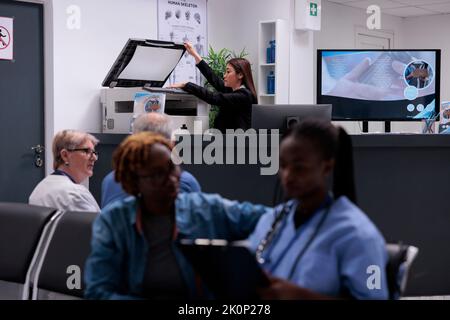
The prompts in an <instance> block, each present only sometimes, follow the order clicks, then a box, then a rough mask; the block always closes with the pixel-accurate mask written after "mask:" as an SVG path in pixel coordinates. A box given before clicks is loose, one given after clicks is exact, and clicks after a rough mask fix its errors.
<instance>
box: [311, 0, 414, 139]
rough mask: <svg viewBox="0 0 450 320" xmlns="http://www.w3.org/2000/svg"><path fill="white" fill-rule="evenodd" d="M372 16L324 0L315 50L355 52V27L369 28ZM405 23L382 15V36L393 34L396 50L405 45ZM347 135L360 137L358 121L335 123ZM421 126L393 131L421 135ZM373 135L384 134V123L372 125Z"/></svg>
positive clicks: (400, 125)
mask: <svg viewBox="0 0 450 320" xmlns="http://www.w3.org/2000/svg"><path fill="white" fill-rule="evenodd" d="M368 17H369V15H368V14H367V13H366V10H363V9H358V8H352V7H348V6H344V5H340V4H336V3H333V2H328V1H326V0H322V26H321V31H320V32H315V36H314V47H315V48H316V49H352V48H355V32H356V27H362V28H367V27H366V21H367V18H368ZM403 20H404V19H402V18H399V17H394V16H390V15H385V14H382V16H381V28H382V30H380V31H383V32H387V33H393V34H394V43H393V48H401V47H402V45H403V38H404V36H403ZM316 67H317V63H316V56H314V96H315V92H316V81H317V80H316V70H317V68H316ZM336 123H337V124H339V125H341V126H343V127H344V128H345V129H346V130H347V131H348V132H350V133H352V134H358V133H360V132H361V130H362V123H361V122H356V121H345V122H336ZM419 130H420V124H417V123H414V124H408V123H399V122H393V123H392V131H419ZM369 131H370V132H375V131H378V132H384V124H383V123H382V122H375V121H372V122H370V124H369Z"/></svg>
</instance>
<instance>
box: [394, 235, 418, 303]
mask: <svg viewBox="0 0 450 320" xmlns="http://www.w3.org/2000/svg"><path fill="white" fill-rule="evenodd" d="M386 250H387V252H388V257H389V260H388V264H387V265H386V276H387V283H388V287H389V298H390V299H398V298H400V297H401V296H402V295H403V293H404V292H405V289H406V285H407V282H408V274H409V270H410V268H411V265H412V262H413V261H414V259H415V258H416V256H417V253H418V252H419V249H418V248H417V247H414V246H411V245H405V244H402V243H388V244H386Z"/></svg>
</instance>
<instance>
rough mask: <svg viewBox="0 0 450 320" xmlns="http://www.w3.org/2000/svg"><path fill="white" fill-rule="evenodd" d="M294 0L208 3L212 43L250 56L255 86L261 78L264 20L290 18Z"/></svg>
mask: <svg viewBox="0 0 450 320" xmlns="http://www.w3.org/2000/svg"><path fill="white" fill-rule="evenodd" d="M290 6H291V0H277V1H273V0H226V1H224V0H208V40H209V44H210V45H211V46H212V47H213V48H214V49H215V50H216V49H221V48H229V49H231V50H234V51H237V52H240V51H241V50H242V49H243V48H245V49H246V51H247V52H248V53H249V56H248V57H247V58H248V60H249V61H250V62H251V63H252V70H253V76H254V81H255V85H257V79H258V74H257V72H258V28H259V22H260V21H266V20H275V19H283V20H286V21H289V19H290Z"/></svg>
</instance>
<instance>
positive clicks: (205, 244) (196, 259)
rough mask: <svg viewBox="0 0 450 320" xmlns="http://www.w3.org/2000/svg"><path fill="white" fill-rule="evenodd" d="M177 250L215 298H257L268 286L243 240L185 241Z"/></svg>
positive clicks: (264, 275) (181, 241) (265, 277)
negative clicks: (258, 290) (257, 291)
mask: <svg viewBox="0 0 450 320" xmlns="http://www.w3.org/2000/svg"><path fill="white" fill-rule="evenodd" d="M178 247H179V248H180V250H181V252H182V253H183V255H184V256H185V257H186V259H187V260H188V261H189V262H190V263H191V265H192V267H193V268H194V270H195V272H196V273H197V274H198V275H199V276H200V277H201V279H202V280H203V282H204V283H205V285H206V287H207V288H208V290H210V291H211V293H212V294H213V295H214V298H216V299H227V300H230V299H238V300H242V299H258V295H257V293H256V290H257V289H258V288H260V287H265V286H268V285H269V280H268V278H267V276H266V274H265V273H264V271H263V270H262V269H261V268H260V266H259V264H258V262H257V261H256V258H255V256H254V254H253V253H252V252H251V251H250V250H249V249H248V247H247V246H246V245H245V243H244V242H242V241H241V242H231V243H229V242H227V241H226V240H219V239H217V240H209V239H195V240H187V239H183V240H180V241H179V242H178Z"/></svg>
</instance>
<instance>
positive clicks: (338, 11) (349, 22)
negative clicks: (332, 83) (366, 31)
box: [314, 0, 403, 49]
mask: <svg viewBox="0 0 450 320" xmlns="http://www.w3.org/2000/svg"><path fill="white" fill-rule="evenodd" d="M367 17H369V15H368V14H367V13H366V10H363V9H358V8H352V7H348V6H344V5H340V4H337V3H333V2H328V1H326V0H322V26H321V31H319V32H315V37H314V45H315V47H316V48H317V49H351V48H354V47H355V26H359V27H363V28H367V27H366V21H367ZM402 25H403V19H402V18H399V17H394V16H390V15H387V14H382V16H381V28H382V30H381V31H387V32H393V33H394V34H395V36H394V48H399V47H401V45H402V38H403V30H402V29H403V27H402Z"/></svg>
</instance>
